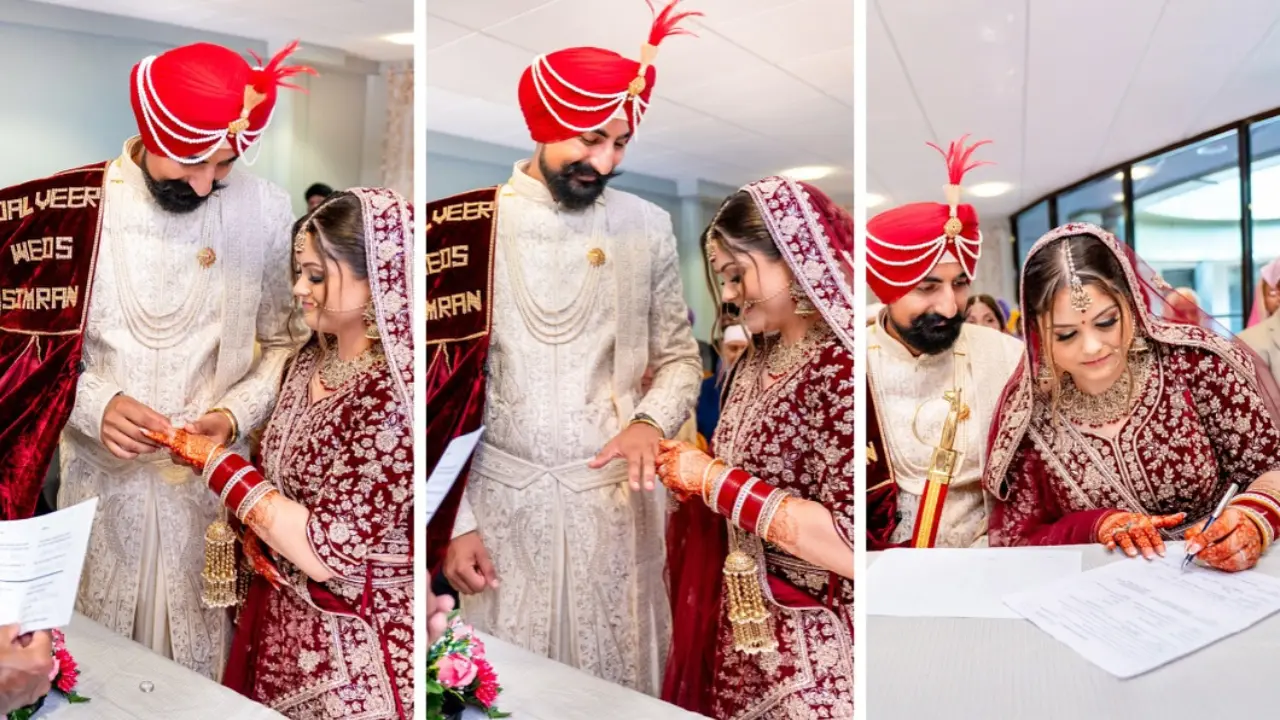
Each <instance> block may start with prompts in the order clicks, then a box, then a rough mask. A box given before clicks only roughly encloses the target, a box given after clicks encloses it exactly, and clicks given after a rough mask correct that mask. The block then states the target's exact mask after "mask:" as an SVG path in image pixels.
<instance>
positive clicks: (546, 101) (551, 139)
mask: <svg viewBox="0 0 1280 720" xmlns="http://www.w3.org/2000/svg"><path fill="white" fill-rule="evenodd" d="M645 1H646V2H648V3H649V7H650V8H651V9H652V8H653V2H652V0H645ZM679 3H680V0H671V2H670V3H668V5H667V6H666V7H665V8H663V9H662V12H660V13H657V15H656V16H655V17H654V19H653V26H652V27H651V28H650V30H649V42H648V43H646V44H645V45H644V46H643V47H642V48H641V49H640V60H639V61H636V60H630V59H627V58H625V57H623V56H621V55H619V54H618V53H616V52H613V51H612V50H602V49H600V48H594V47H578V48H569V49H567V50H557V51H556V52H553V53H548V54H546V55H539V56H538V57H536V58H534V60H533V64H532V65H530V66H529V67H528V68H527V69H526V70H525V71H524V74H523V75H521V76H520V90H519V92H520V110H521V111H522V112H523V113H524V121H525V124H526V125H528V126H529V134H530V135H531V136H532V137H533V141H534V142H537V143H557V142H562V141H564V140H568V139H570V138H572V137H574V136H577V135H580V134H582V133H584V132H590V131H592V130H597V129H599V128H602V127H604V126H605V125H606V124H607V123H608V122H609V121H610V120H612V119H614V118H615V117H621V118H625V119H626V121H627V126H628V127H629V128H630V130H631V132H632V133H633V134H634V133H635V131H636V127H637V126H638V125H639V124H640V120H641V118H643V117H644V113H645V110H646V109H647V108H648V107H649V96H650V94H652V93H653V84H654V81H655V80H656V79H657V76H658V72H657V70H656V69H655V68H654V67H653V61H654V59H655V58H656V57H657V56H658V45H659V44H660V43H661V42H662V41H663V40H664V39H665V38H667V37H669V36H671V35H691V34H692V33H690V32H689V31H688V30H685V29H683V28H680V27H677V25H678V24H679V23H680V21H681V20H684V19H685V18H688V17H695V16H700V15H702V13H700V12H686V13H677V12H675V7H676V5H678V4H679Z"/></svg>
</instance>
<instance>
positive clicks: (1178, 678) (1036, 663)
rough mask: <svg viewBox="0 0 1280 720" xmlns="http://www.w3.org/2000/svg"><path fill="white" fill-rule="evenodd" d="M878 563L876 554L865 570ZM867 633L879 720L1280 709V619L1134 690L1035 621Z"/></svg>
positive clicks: (870, 694) (1273, 557) (1091, 560)
mask: <svg viewBox="0 0 1280 720" xmlns="http://www.w3.org/2000/svg"><path fill="white" fill-rule="evenodd" d="M1076 549H1079V550H1081V551H1083V553H1084V563H1083V564H1084V569H1085V570H1089V569H1090V568H1094V567H1098V566H1100V565H1103V564H1106V563H1108V562H1145V561H1143V560H1141V559H1134V560H1131V559H1128V558H1126V557H1124V556H1123V555H1120V554H1110V553H1108V552H1106V550H1105V549H1104V548H1102V547H1101V546H1098V545H1090V546H1080V547H1079V548H1076ZM1020 551H1021V550H1020V549H1016V548H1015V549H1010V550H1009V551H1008V552H1020ZM878 555H879V553H870V554H869V556H868V560H867V562H868V564H870V563H873V562H875V560H876V557H877V556H878ZM1258 570H1259V571H1261V572H1265V573H1266V574H1268V575H1273V576H1278V577H1280V553H1277V552H1275V551H1273V552H1271V553H1269V554H1268V555H1267V556H1265V557H1264V558H1263V560H1262V562H1261V563H1260V564H1259V565H1258ZM867 592H871V593H873V592H875V588H874V587H871V586H868V587H867ZM867 625H868V627H867V630H866V632H864V633H862V634H861V635H860V637H859V642H860V643H864V645H863V648H864V649H863V650H860V652H865V654H864V655H862V657H864V658H865V662H866V664H867V717H868V718H874V720H916V719H917V718H935V717H937V718H942V717H945V718H955V719H956V720H970V719H971V718H972V719H974V720H1026V719H1027V718H1035V719H1036V720H1089V719H1092V720H1104V719H1110V718H1121V717H1127V718H1131V719H1132V720H1147V719H1148V718H1225V717H1249V716H1250V715H1253V716H1256V717H1272V716H1274V714H1275V704H1276V700H1277V698H1280V689H1277V677H1278V676H1277V672H1278V671H1280V615H1273V616H1271V617H1270V618H1268V619H1266V620H1264V621H1263V622H1261V623H1259V624H1257V625H1255V626H1253V627H1252V628H1250V629H1249V630H1246V631H1245V632H1243V633H1240V634H1238V635H1234V636H1232V637H1229V638H1226V639H1225V640H1223V641H1221V642H1218V643H1215V644H1213V645H1210V646H1209V647H1207V648H1204V649H1203V650H1200V651H1199V652H1196V653H1193V654H1191V655H1189V656H1187V657H1184V658H1182V659H1180V660H1176V661H1174V662H1173V663H1171V664H1169V665H1166V666H1164V667H1162V668H1159V669H1157V670H1154V671H1152V672H1150V673H1147V674H1145V675H1141V676H1139V677H1136V678H1133V679H1131V680H1118V679H1116V678H1115V677H1113V676H1111V675H1110V674H1108V673H1107V672H1106V671H1104V670H1102V669H1101V668H1098V667H1097V666H1095V665H1093V664H1092V663H1090V662H1089V661H1087V660H1085V659H1084V658H1082V657H1080V656H1079V655H1077V654H1076V653H1075V652H1074V651H1072V650H1071V649H1069V648H1068V647H1067V646H1066V645H1063V644H1061V643H1059V642H1058V641H1056V640H1054V639H1053V638H1051V637H1049V635H1047V634H1046V633H1044V632H1042V631H1041V630H1039V629H1037V628H1036V627H1035V626H1034V625H1032V624H1031V623H1030V622H1028V621H1026V620H983V619H963V618H898V617H883V616H872V617H868V618H867Z"/></svg>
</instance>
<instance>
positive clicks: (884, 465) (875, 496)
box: [867, 377, 900, 552]
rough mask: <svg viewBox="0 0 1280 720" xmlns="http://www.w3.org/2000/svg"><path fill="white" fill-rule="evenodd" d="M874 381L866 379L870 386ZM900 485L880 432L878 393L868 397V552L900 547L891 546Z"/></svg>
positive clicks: (871, 393)
mask: <svg viewBox="0 0 1280 720" xmlns="http://www.w3.org/2000/svg"><path fill="white" fill-rule="evenodd" d="M870 384H871V378H870V377H868V378H867V385H868V386H870ZM897 513H898V483H897V482H896V481H895V480H894V477H893V460H892V458H890V457H889V447H888V446H887V445H886V444H885V442H884V435H883V434H882V433H881V431H880V414H879V411H878V410H877V409H876V401H875V393H873V392H868V393H867V550H870V551H873V552H874V551H876V550H886V549H888V548H891V547H900V545H899V544H894V543H891V542H889V538H890V537H891V536H892V535H893V531H894V529H895V528H896V527H897V525H898V517H897Z"/></svg>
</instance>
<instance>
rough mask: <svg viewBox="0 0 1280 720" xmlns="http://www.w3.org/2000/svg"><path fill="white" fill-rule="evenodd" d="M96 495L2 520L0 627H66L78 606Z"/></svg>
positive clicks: (95, 505) (30, 628) (0, 535)
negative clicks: (25, 516) (35, 514)
mask: <svg viewBox="0 0 1280 720" xmlns="http://www.w3.org/2000/svg"><path fill="white" fill-rule="evenodd" d="M97 507H98V499H97V498H92V499H89V500H86V501H84V502H82V503H80V504H79V505H74V506H72V507H69V508H67V509H65V510H59V511H58V512H55V513H50V514H48V515H41V516H40V517H34V518H29V519H27V520H10V521H8V522H0V625H11V624H13V623H17V624H19V625H20V626H21V627H22V632H35V631H37V630H49V629H51V628H61V627H65V626H66V625H68V624H69V623H70V622H71V614H72V612H73V611H74V610H75V605H76V590H77V589H78V588H79V587H80V571H81V570H82V569H83V568H84V556H85V552H87V551H88V549H89V533H90V531H91V530H92V529H93V513H94V510H95V509H97Z"/></svg>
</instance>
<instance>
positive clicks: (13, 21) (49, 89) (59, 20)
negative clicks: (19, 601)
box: [0, 0, 386, 212]
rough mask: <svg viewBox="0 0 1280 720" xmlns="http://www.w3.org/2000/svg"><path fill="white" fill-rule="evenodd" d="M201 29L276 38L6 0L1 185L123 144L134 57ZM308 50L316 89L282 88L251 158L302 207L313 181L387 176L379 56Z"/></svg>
mask: <svg viewBox="0 0 1280 720" xmlns="http://www.w3.org/2000/svg"><path fill="white" fill-rule="evenodd" d="M265 30H268V31H269V30H271V29H265ZM286 34H287V33H286ZM198 41H205V42H214V43H218V44H220V45H224V46H226V47H229V48H233V49H235V50H238V51H242V52H247V51H249V50H252V51H255V52H257V53H259V54H262V55H267V54H269V53H270V52H273V51H274V50H276V49H277V46H275V45H272V44H269V43H268V42H266V41H263V40H255V39H251V38H242V37H233V36H227V35H221V34H217V33H206V32H201V31H199V30H193V29H190V28H181V27H177V26H173V25H164V24H160V23H152V22H146V21H142V20H135V19H133V18H124V17H118V16H113V15H106V14H102V13H94V12H87V11H83V10H77V9H73V8H65V7H61V6H56V5H45V4H41V3H35V2H28V1H27V0H0V68H4V71H3V72H2V73H0V187H3V186H7V185H12V184H14V183H18V182H22V181H25V180H29V179H31V178H36V177H42V176H45V175H48V174H50V173H54V172H57V171H59V170H64V169H67V168H70V167H76V166H80V165H85V164H88V163H93V162H98V161H103V160H108V159H110V158H113V157H115V156H116V155H118V154H119V153H120V148H121V146H122V145H123V143H124V141H125V140H126V139H127V138H129V137H130V136H132V135H135V134H137V126H136V125H135V123H134V119H133V112H132V110H131V109H130V107H129V71H130V69H131V68H132V67H133V65H134V64H135V63H137V62H138V61H139V60H141V59H142V58H144V57H146V56H148V55H152V54H156V53H159V52H163V51H164V50H167V49H169V48H172V47H176V46H178V45H184V44H187V43H192V42H198ZM305 52H306V53H307V54H306V55H299V56H295V60H296V61H297V62H301V63H305V64H314V65H315V66H316V67H317V69H318V70H319V71H320V72H321V77H319V78H308V77H304V78H301V79H300V82H299V83H298V84H302V85H304V86H306V87H309V88H310V90H311V92H310V94H309V95H304V94H302V93H298V92H294V91H285V92H283V93H282V94H281V101H280V102H279V103H278V104H277V111H276V115H275V117H274V118H273V120H272V124H271V127H270V129H269V130H268V131H267V133H266V135H265V136H264V138H263V141H262V142H263V147H262V152H261V155H260V157H259V159H258V161H257V163H256V164H255V165H254V166H253V167H252V168H245V169H247V170H248V171H250V172H252V173H254V174H256V175H259V176H262V177H265V178H267V179H269V180H271V181H273V182H276V183H277V184H279V185H281V186H283V187H284V188H285V189H286V190H288V191H289V193H290V195H291V196H292V197H293V199H294V209H295V211H297V212H301V211H302V209H303V207H304V205H305V203H304V200H303V198H302V193H303V192H304V191H305V189H306V187H307V186H308V185H310V184H311V183H313V182H324V183H328V184H330V185H333V186H334V187H337V188H341V187H348V186H353V185H361V184H378V183H379V181H380V175H381V173H380V167H381V156H380V154H381V148H382V135H383V132H384V127H383V123H382V121H383V119H384V118H385V112H386V110H385V106H386V100H385V94H386V93H385V84H384V83H382V80H381V78H380V77H379V73H380V71H381V68H380V66H379V65H378V64H377V63H373V62H369V61H366V60H362V59H359V58H353V57H349V56H347V55H346V54H345V53H342V52H340V51H336V50H330V49H326V48H317V47H314V46H313V47H309V48H307V49H306V51H305ZM379 92H381V96H382V97H381V99H379V97H378V94H379ZM379 103H380V105H379ZM370 149H372V150H373V152H374V153H375V155H374V157H372V158H370V157H368V153H369V152H370ZM371 168H373V169H375V170H373V171H371Z"/></svg>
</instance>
